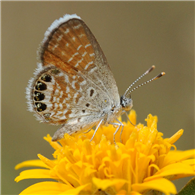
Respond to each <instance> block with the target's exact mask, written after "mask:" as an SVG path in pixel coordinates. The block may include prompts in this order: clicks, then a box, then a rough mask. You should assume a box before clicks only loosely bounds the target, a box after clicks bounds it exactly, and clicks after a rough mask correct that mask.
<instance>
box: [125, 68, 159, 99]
mask: <svg viewBox="0 0 195 195" xmlns="http://www.w3.org/2000/svg"><path fill="white" fill-rule="evenodd" d="M154 69H155V66H154V65H152V66H151V67H150V68H149V69H148V70H146V72H144V74H142V75H141V76H140V77H138V78H137V79H136V80H135V81H134V82H133V83H132V84H131V85H130V86H129V87H128V88H127V90H126V91H125V93H124V96H126V95H127V94H129V90H130V89H131V87H132V86H133V85H134V84H135V83H137V82H138V81H139V80H140V79H141V78H143V77H144V76H146V75H147V74H148V73H150V72H151V71H152V70H154Z"/></svg>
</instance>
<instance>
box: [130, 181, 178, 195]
mask: <svg viewBox="0 0 195 195" xmlns="http://www.w3.org/2000/svg"><path fill="white" fill-rule="evenodd" d="M132 189H133V190H134V191H137V192H140V193H141V192H144V191H145V190H151V189H153V190H157V191H160V192H163V193H165V194H166V195H169V194H170V193H172V194H176V193H177V190H176V188H175V186H174V184H173V183H172V182H170V181H169V180H167V179H164V178H159V179H155V180H151V181H147V182H144V183H137V184H133V185H132Z"/></svg>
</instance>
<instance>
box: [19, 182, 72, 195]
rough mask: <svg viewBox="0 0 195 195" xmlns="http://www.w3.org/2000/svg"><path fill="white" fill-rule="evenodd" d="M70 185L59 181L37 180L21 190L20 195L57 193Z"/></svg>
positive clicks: (65, 189) (53, 194)
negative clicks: (37, 181)
mask: <svg viewBox="0 0 195 195" xmlns="http://www.w3.org/2000/svg"><path fill="white" fill-rule="evenodd" d="M70 188H71V187H70V186H68V185H65V184H62V183H59V182H51V181H46V182H39V183H36V184H34V185H31V186H29V187H28V188H26V189H25V190H23V191H22V192H21V193H20V195H44V194H45V195H49V194H52V195H55V194H56V195H57V194H60V193H61V192H64V191H67V190H69V189H70Z"/></svg>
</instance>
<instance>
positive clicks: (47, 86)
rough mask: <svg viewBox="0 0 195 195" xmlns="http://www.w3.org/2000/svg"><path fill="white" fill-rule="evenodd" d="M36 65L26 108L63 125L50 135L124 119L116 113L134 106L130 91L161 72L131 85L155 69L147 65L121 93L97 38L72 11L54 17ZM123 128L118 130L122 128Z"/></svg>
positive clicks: (55, 137) (60, 135)
mask: <svg viewBox="0 0 195 195" xmlns="http://www.w3.org/2000/svg"><path fill="white" fill-rule="evenodd" d="M38 57H39V62H38V68H37V69H36V70H35V72H34V77H33V78H32V79H30V81H29V84H28V87H27V89H26V94H27V95H26V96H27V100H28V108H29V111H31V112H34V113H35V116H36V118H37V119H38V120H39V121H41V122H45V123H49V124H53V125H61V127H60V128H59V129H58V130H57V131H56V132H55V133H54V135H53V138H52V140H53V141H57V140H59V139H61V138H63V137H64V134H65V133H68V134H70V135H71V134H74V133H77V132H83V131H86V130H90V129H91V128H92V127H94V126H95V127H96V128H95V131H94V134H93V137H94V135H95V133H96V132H97V130H98V128H99V127H100V126H101V125H109V124H112V125H114V126H116V131H115V133H114V138H113V139H114V142H115V134H116V133H117V132H118V131H119V129H120V128H123V123H122V122H120V121H119V120H118V117H119V116H120V115H121V114H123V113H125V112H126V111H129V110H130V109H131V108H132V106H133V101H132V99H131V92H132V91H134V90H135V89H137V88H139V87H140V86H142V85H144V84H147V83H149V82H151V81H152V80H155V79H157V78H160V77H161V76H163V75H164V72H162V73H160V74H159V75H157V76H156V77H154V78H153V79H151V80H149V81H147V82H144V83H142V84H141V85H138V86H137V87H135V88H133V89H132V90H131V87H132V86H133V85H134V84H135V83H136V82H137V81H138V80H140V79H141V78H142V77H143V76H145V75H146V74H148V73H149V72H151V71H152V70H153V69H154V66H152V67H151V68H149V69H148V70H147V71H146V72H145V73H144V74H143V75H142V76H141V77H139V78H138V79H137V80H136V81H134V82H133V83H132V84H131V85H130V86H129V87H128V89H127V90H126V91H125V93H124V94H123V95H122V96H121V97H120V96H119V92H118V88H117V85H116V81H115V79H114V76H113V73H112V71H111V69H110V66H109V65H108V62H107V59H106V57H105V55H104V53H103V52H102V49H101V48H100V45H99V44H98V42H97V40H96V38H95V37H94V35H93V34H92V32H91V31H90V29H89V28H88V27H87V25H86V24H85V23H84V22H83V21H82V20H81V18H80V17H79V16H77V15H76V14H73V15H68V14H66V15H65V16H64V17H62V18H60V19H58V20H55V21H54V22H53V23H52V25H51V26H50V27H49V28H48V30H47V31H46V32H45V36H44V39H43V41H42V42H41V45H40V48H39V50H38ZM121 133H122V129H121ZM93 137H92V139H93Z"/></svg>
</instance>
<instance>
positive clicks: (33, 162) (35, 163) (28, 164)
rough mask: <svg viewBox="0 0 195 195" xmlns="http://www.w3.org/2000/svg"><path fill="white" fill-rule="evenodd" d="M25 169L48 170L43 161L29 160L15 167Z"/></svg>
mask: <svg viewBox="0 0 195 195" xmlns="http://www.w3.org/2000/svg"><path fill="white" fill-rule="evenodd" d="M23 167H43V168H48V166H47V165H45V163H43V162H42V161H41V160H27V161H24V162H22V163H19V164H17V165H16V166H15V169H16V170H18V169H21V168H23Z"/></svg>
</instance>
